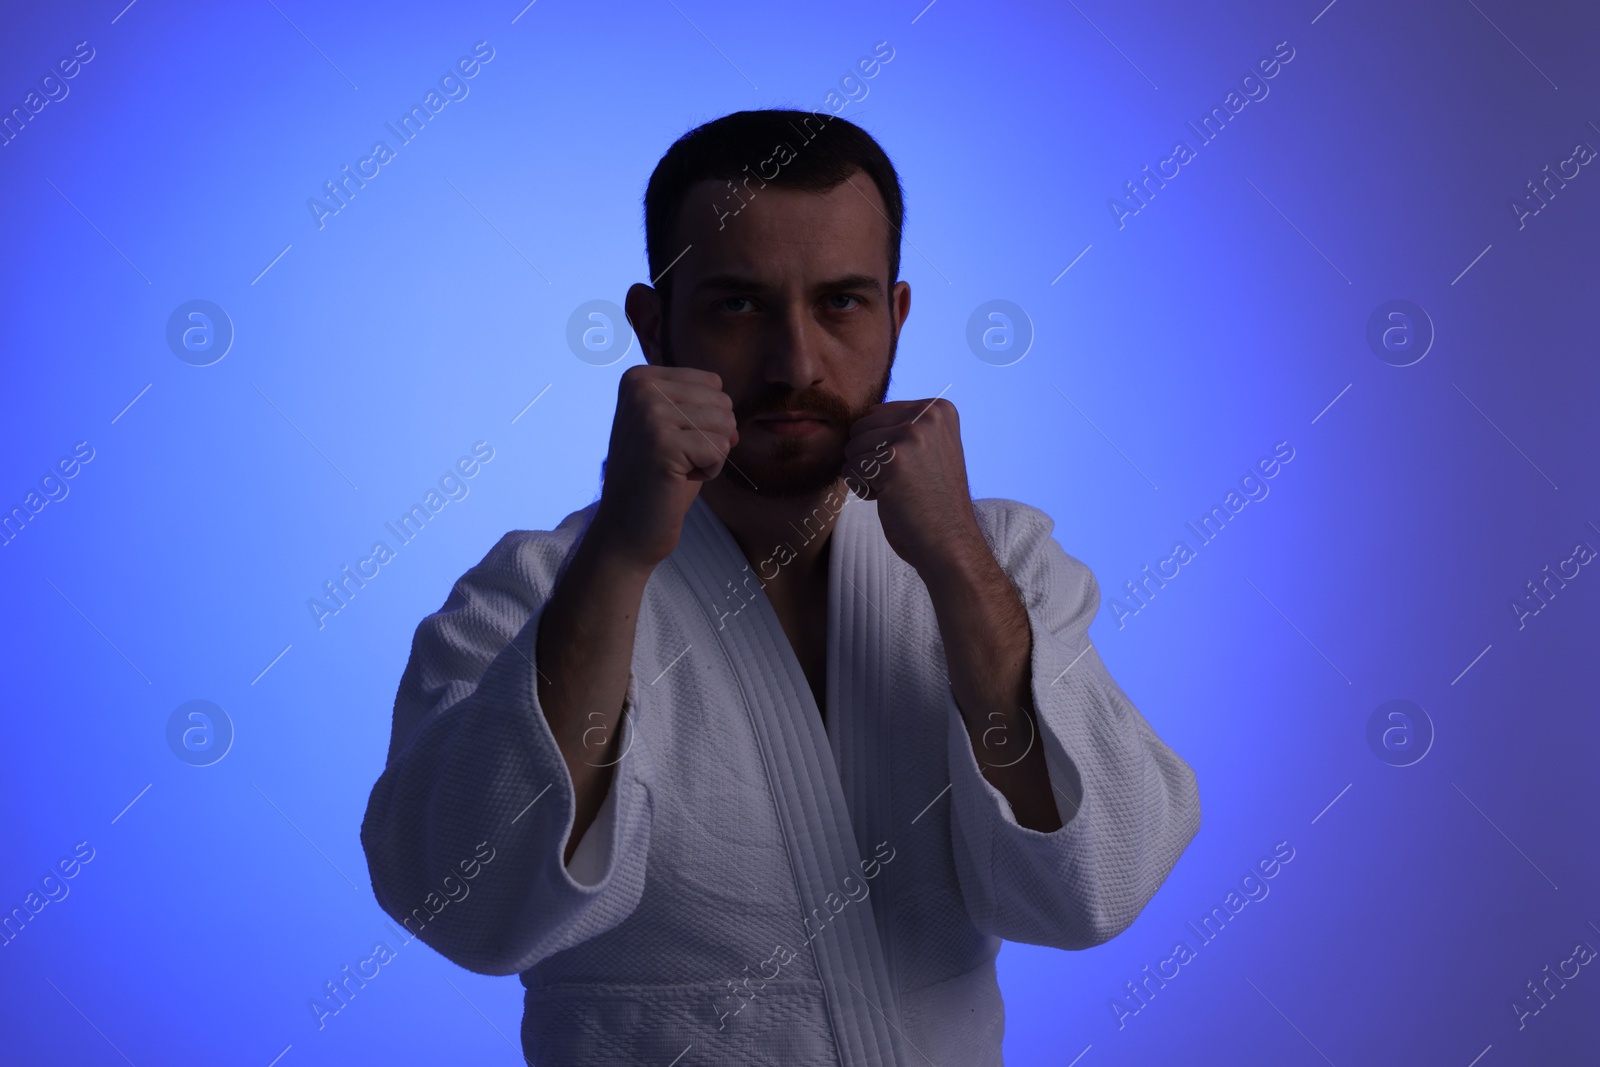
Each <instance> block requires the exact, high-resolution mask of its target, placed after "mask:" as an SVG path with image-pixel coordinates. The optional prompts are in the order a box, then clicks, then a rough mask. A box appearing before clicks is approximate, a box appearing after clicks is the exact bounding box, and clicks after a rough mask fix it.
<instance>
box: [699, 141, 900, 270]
mask: <svg viewBox="0 0 1600 1067" xmlns="http://www.w3.org/2000/svg"><path fill="white" fill-rule="evenodd" d="M749 185H750V189H749V191H746V189H745V187H744V184H743V183H742V182H735V183H734V187H735V188H736V189H738V190H739V193H740V194H741V195H742V196H743V197H744V207H743V208H742V209H741V208H740V202H739V198H738V197H736V196H734V194H733V192H732V191H731V190H730V189H729V187H728V184H727V182H726V181H723V180H720V179H708V180H706V181H701V182H696V183H695V184H694V185H692V186H690V187H689V191H688V193H687V194H686V195H685V197H684V201H683V206H682V207H681V208H680V209H679V213H678V220H677V241H676V242H674V247H673V249H672V250H671V251H670V252H668V254H667V261H668V262H671V259H670V257H671V256H673V255H676V254H677V253H678V252H679V251H680V250H681V249H682V248H683V247H685V246H688V247H689V251H688V252H686V253H684V255H683V258H682V259H681V260H680V261H679V262H678V264H677V266H675V267H674V268H673V271H674V275H675V276H674V278H673V287H674V289H675V290H680V291H681V290H683V289H686V288H688V286H691V285H693V284H694V280H695V279H696V278H698V277H702V276H705V275H710V274H724V273H731V274H738V275H741V276H746V277H753V278H759V279H762V280H767V281H771V282H773V283H775V284H779V283H781V282H783V281H795V282H803V281H807V280H817V279H821V278H827V277H837V276H842V275H845V274H868V275H871V276H873V277H885V276H886V275H887V274H888V272H889V251H888V246H889V220H888V218H887V215H886V213H885V211H884V204H883V197H882V195H880V194H879V192H878V187H877V186H876V185H875V184H874V183H873V181H872V179H871V178H869V177H867V175H866V174H865V173H864V172H862V171H857V172H856V173H854V174H852V175H851V176H850V177H849V178H847V179H846V180H845V181H843V182H841V183H840V184H838V185H836V186H834V187H833V188H832V189H829V190H827V191H826V192H820V193H818V192H808V191H805V190H801V189H790V188H784V187H782V186H778V185H773V184H771V183H770V182H769V183H768V184H767V187H766V188H764V189H763V188H762V187H761V184H760V182H759V181H757V180H752V181H751V182H750V183H749ZM735 211H737V212H738V214H732V212H735Z"/></svg>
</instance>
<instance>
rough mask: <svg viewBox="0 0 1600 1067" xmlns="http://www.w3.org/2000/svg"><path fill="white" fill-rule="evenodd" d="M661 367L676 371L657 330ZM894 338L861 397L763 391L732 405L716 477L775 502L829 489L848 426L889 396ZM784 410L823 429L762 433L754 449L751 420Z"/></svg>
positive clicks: (775, 389) (668, 346) (836, 476)
mask: <svg viewBox="0 0 1600 1067" xmlns="http://www.w3.org/2000/svg"><path fill="white" fill-rule="evenodd" d="M661 332H662V339H663V340H662V353H661V356H662V362H663V363H665V364H666V365H667V366H669V367H675V366H677V365H678V364H677V362H676V361H675V360H674V359H673V355H672V347H671V342H670V341H668V340H667V338H668V337H669V336H670V331H669V330H667V329H666V328H665V323H663V329H662V331H661ZM898 347H899V338H898V337H895V336H894V335H893V334H891V335H890V337H889V359H888V361H887V363H885V365H884V368H883V376H882V378H880V379H879V381H878V382H877V383H876V384H874V385H873V386H872V387H871V388H870V389H868V390H867V392H866V394H865V395H863V396H856V397H848V398H847V397H841V396H840V395H839V394H837V393H834V392H830V391H828V390H825V389H816V388H807V389H789V388H786V387H783V386H777V385H773V386H769V387H768V388H766V389H763V390H762V391H761V392H759V393H756V394H754V395H752V396H749V397H745V398H744V399H741V400H735V401H734V405H733V414H734V419H735V420H736V422H737V424H738V427H739V443H738V444H737V445H734V446H733V449H732V450H731V451H730V452H729V453H728V461H727V463H726V464H725V465H724V467H723V470H722V475H721V477H723V478H728V479H732V481H733V482H734V484H736V485H738V486H739V487H740V488H742V489H745V490H746V491H748V492H750V493H753V494H755V495H757V496H760V497H768V498H772V499H777V500H786V499H792V498H794V497H804V496H813V495H815V494H817V493H820V492H822V491H823V490H825V489H827V488H828V487H830V486H832V485H833V484H834V483H835V482H837V481H838V479H839V477H840V476H841V475H842V474H843V473H844V446H845V442H846V441H847V440H849V437H850V427H851V426H853V425H854V424H855V422H856V420H858V419H860V418H861V417H862V416H864V415H866V414H867V412H869V411H871V410H872V409H873V408H874V407H876V406H877V405H879V404H881V403H883V401H884V398H885V397H887V396H888V395H889V379H890V374H891V373H892V371H893V370H894V357H895V350H896V349H897V348H898ZM784 411H813V412H816V413H818V414H820V415H822V416H823V417H824V418H826V419H827V420H828V425H827V427H826V428H824V429H823V430H821V431H819V432H817V433H812V434H807V435H805V436H803V437H778V436H773V435H768V434H762V435H760V436H761V437H762V438H766V439H767V442H766V443H765V446H764V447H758V445H757V440H758V438H757V436H756V434H755V433H753V432H752V431H751V427H752V425H753V420H754V419H756V418H758V417H760V416H762V415H771V414H776V413H779V412H784Z"/></svg>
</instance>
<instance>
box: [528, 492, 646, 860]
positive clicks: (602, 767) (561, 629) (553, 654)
mask: <svg viewBox="0 0 1600 1067" xmlns="http://www.w3.org/2000/svg"><path fill="white" fill-rule="evenodd" d="M598 521H599V520H598V517H597V519H596V522H597V523H598ZM651 570H652V568H650V567H641V566H638V565H636V564H632V563H629V562H627V561H625V560H623V559H622V558H621V557H620V556H619V555H618V554H616V553H614V552H611V551H609V550H608V548H607V545H606V542H605V539H604V533H603V530H601V529H597V527H596V525H594V524H592V525H591V526H590V529H589V531H588V532H587V533H586V534H585V536H584V539H583V541H582V542H581V543H580V544H579V546H578V548H577V549H576V551H575V552H574V554H573V558H572V561H571V563H570V564H569V565H568V567H567V569H566V571H565V573H563V574H562V576H561V578H560V580H559V581H558V582H557V583H556V588H555V591H554V593H553V594H552V595H551V597H550V601H549V603H548V604H547V605H546V606H545V610H544V615H543V617H542V618H541V620H540V624H539V637H538V643H537V646H536V647H537V653H536V658H537V661H538V663H539V664H540V665H541V666H540V670H539V678H538V687H539V704H540V706H541V707H542V708H543V709H544V714H545V720H546V722H548V723H549V726H550V733H551V734H552V735H553V736H554V737H555V740H556V744H557V746H558V747H559V748H560V750H561V757H562V760H563V762H565V764H566V766H567V772H568V774H569V775H570V776H571V778H572V788H573V795H574V800H575V806H576V817H575V820H574V822H573V826H572V834H571V836H570V837H569V838H568V840H567V847H566V855H565V856H564V861H566V862H570V861H571V859H572V855H573V853H574V852H575V851H576V850H577V847H578V843H579V841H581V840H582V838H583V834H584V831H586V830H587V829H588V828H589V825H590V824H591V823H592V822H593V821H594V817H595V815H596V813H597V812H599V810H600V806H601V804H602V803H604V801H605V797H606V792H607V791H608V790H609V789H610V787H611V779H612V774H613V765H614V763H615V761H616V760H617V758H618V745H619V743H620V738H621V734H622V731H621V729H620V722H621V718H622V708H623V704H624V702H625V700H626V698H627V691H628V679H629V676H630V671H631V666H632V662H633V642H634V634H635V630H636V628H637V624H638V618H639V605H640V602H641V600H642V599H643V596H644V588H645V584H646V583H647V582H648V581H649V579H650V573H651Z"/></svg>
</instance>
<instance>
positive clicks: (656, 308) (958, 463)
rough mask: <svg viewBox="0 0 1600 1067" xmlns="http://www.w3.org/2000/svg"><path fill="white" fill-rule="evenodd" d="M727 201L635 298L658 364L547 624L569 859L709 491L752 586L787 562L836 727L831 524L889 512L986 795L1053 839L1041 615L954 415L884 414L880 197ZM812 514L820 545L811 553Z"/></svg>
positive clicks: (779, 582) (850, 193)
mask: <svg viewBox="0 0 1600 1067" xmlns="http://www.w3.org/2000/svg"><path fill="white" fill-rule="evenodd" d="M726 198H727V192H726V187H725V185H724V184H723V183H722V182H713V181H706V182H701V183H699V184H698V185H696V186H694V187H692V188H691V190H690V193H689V196H688V198H687V199H686V202H685V204H684V206H683V208H682V210H681V212H680V216H679V220H678V228H677V236H678V238H679V239H680V240H681V242H682V245H685V246H688V248H689V251H688V252H687V253H685V254H684V255H683V256H682V257H681V258H680V259H679V260H678V262H677V263H676V264H675V265H674V266H673V267H672V268H671V270H672V279H671V286H670V294H669V296H668V298H667V300H670V303H667V301H666V300H664V299H663V295H662V293H661V292H660V291H659V290H657V289H653V288H651V287H650V286H647V285H642V284H639V285H635V286H633V287H632V288H631V289H630V290H629V292H628V296H627V313H628V318H629V320H630V321H631V323H632V324H633V327H634V330H635V332H636V333H637V335H638V337H639V341H640V345H641V347H642V348H643V351H644V355H645V358H646V360H647V363H646V364H645V365H643V366H637V367H631V368H629V369H628V370H627V371H625V372H624V373H623V375H622V379H621V382H620V383H619V386H618V390H617V412H616V417H615V419H614V420H613V423H612V431H611V441H610V451H609V455H608V460H607V467H606V471H607V474H606V482H605V487H604V489H603V490H602V492H601V498H600V505H599V508H598V509H597V511H596V514H595V518H594V521H593V523H592V524H591V525H590V527H589V529H588V531H587V532H586V533H585V535H584V537H583V540H582V541H581V543H580V544H579V546H578V548H577V549H576V551H575V552H574V554H573V558H572V561H571V563H570V564H569V566H568V569H567V571H566V572H565V574H563V575H562V577H561V579H560V581H559V582H558V583H557V585H556V588H555V590H554V592H553V594H552V596H551V599H550V601H549V603H548V604H547V606H546V608H545V614H544V617H543V619H542V620H541V624H540V628H539V636H538V652H537V656H538V662H539V663H540V664H541V665H543V666H542V667H541V670H540V674H539V680H538V686H539V700H540V704H541V705H542V707H543V708H544V712H545V716H546V719H547V721H548V722H549V724H550V729H551V732H552V734H553V735H554V736H555V739H556V742H557V744H558V745H559V746H560V749H561V753H562V757H563V759H564V760H565V762H566V765H567V769H568V772H569V773H570V774H571V776H572V782H573V787H574V791H575V794H576V806H577V813H576V820H575V822H574V825H573V830H572V834H571V836H570V837H569V839H568V845H567V851H566V860H567V861H568V862H570V861H571V858H572V854H573V852H574V851H575V850H576V848H577V844H578V842H579V841H580V840H581V838H582V836H583V833H584V831H585V830H587V829H588V827H589V825H590V824H591V823H592V822H593V820H594V816H595V813H596V812H598V810H599V808H600V805H601V803H602V802H603V801H604V799H605V796H606V793H607V792H608V791H609V789H610V783H611V778H612V775H613V773H614V765H615V763H616V761H618V760H620V758H621V757H622V755H623V752H622V750H621V733H622V731H621V730H620V729H619V728H618V727H619V725H620V722H621V717H622V710H623V704H624V701H625V697H626V692H627V684H628V679H629V672H630V670H631V665H632V657H633V642H634V633H635V628H636V624H637V621H638V615H639V606H640V602H641V599H642V597H643V594H644V589H645V585H646V583H647V582H648V581H649V578H650V575H651V574H652V573H653V572H654V570H655V568H656V567H657V566H658V565H659V564H660V563H661V562H662V561H663V560H665V559H666V558H667V556H669V555H670V554H671V553H672V551H673V549H674V548H675V547H676V546H677V543H678V538H679V536H680V533H681V531H682V527H683V519H684V516H685V514H686V513H687V512H688V509H689V507H690V505H691V504H692V503H693V502H694V498H695V496H696V495H697V494H704V496H705V499H706V503H707V504H708V505H709V506H710V507H711V509H712V510H713V511H714V512H715V513H716V515H717V517H718V518H719V519H721V520H722V522H723V524H724V525H725V526H726V527H727V528H728V530H729V531H730V533H731V534H732V535H733V538H734V540H735V541H736V542H737V543H738V545H739V547H740V548H741V549H742V550H743V552H744V554H745V557H746V558H747V559H748V560H749V561H750V564H751V567H752V569H753V570H754V569H755V568H756V567H757V566H758V564H759V563H760V561H762V560H765V559H767V558H768V557H770V556H771V555H772V553H773V549H774V546H776V545H778V544H782V543H787V544H789V545H790V546H792V547H793V548H794V550H795V553H796V554H795V557H794V558H793V559H792V560H791V561H790V562H788V563H787V564H785V565H784V566H782V567H781V568H780V569H779V571H778V573H777V575H776V576H775V577H773V578H771V579H770V580H766V578H765V574H764V573H763V579H764V580H766V586H765V589H764V593H765V595H766V597H767V598H768V600H769V601H770V602H771V604H772V607H773V610H774V612H775V613H776V615H777V617H778V620H779V622H780V623H781V624H782V626H783V630H784V633H785V634H786V635H787V636H788V638H789V642H790V644H791V646H792V647H793V649H794V652H795V656H796V659H797V660H798V661H799V663H800V666H801V668H802V670H803V671H804V672H805V675H806V678H807V680H808V681H809V683H810V685H811V689H812V693H813V695H814V696H815V698H816V703H817V707H818V708H819V709H821V710H823V711H824V713H825V709H826V703H827V702H826V699H825V694H826V687H825V683H826V672H827V655H826V638H827V610H828V550H829V545H830V543H831V533H832V525H833V514H834V513H835V512H836V511H837V510H838V505H839V503H840V502H841V501H842V499H843V498H842V495H840V494H842V493H844V492H848V491H852V490H855V491H857V492H858V493H859V494H860V495H862V496H864V497H868V498H872V499H876V500H877V501H878V515H879V518H880V521H881V523H882V526H883V531H884V536H885V537H886V539H887V540H888V542H889V546H890V547H891V548H892V549H893V550H894V551H895V552H896V553H897V554H898V555H899V556H900V557H901V558H902V559H903V560H905V561H906V562H907V563H908V564H910V565H911V566H912V567H913V568H915V569H916V571H917V573H918V575H919V576H921V578H922V580H923V582H924V584H925V585H926V586H927V589H928V593H929V597H930V599H931V601H932V603H933V608H934V613H935V616H936V619H937V622H938V626H939V631H940V635H941V636H942V638H943V643H944V647H945V657H946V665H947V668H948V674H949V679H950V687H951V690H952V692H953V694H954V697H955V701H956V705H957V707H958V708H959V709H960V710H961V715H962V719H963V720H964V722H965V723H966V726H967V733H968V736H969V738H970V740H971V742H972V745H973V752H974V754H975V756H976V758H977V761H978V765H979V766H980V767H981V768H982V769H983V775H984V777H985V779H987V780H988V781H989V782H990V784H992V785H993V786H994V787H995V788H996V789H998V790H999V791H1000V793H1001V794H1002V795H1003V796H1005V798H1006V799H1007V800H1008V801H1009V802H1010V804H1011V808H1012V811H1013V813H1014V815H1015V817H1016V819H1017V822H1018V823H1019V824H1020V825H1022V826H1025V827H1028V828H1029V829H1033V830H1037V831H1040V832H1044V833H1048V832H1050V831H1053V830H1056V829H1058V828H1059V827H1060V826H1061V820H1060V817H1059V815H1058V813H1057V810H1056V805H1055V802H1054V800H1053V799H1052V796H1051V784H1050V780H1049V775H1048V772H1047V770H1046V766H1045V762H1044V749H1043V746H1042V745H1040V744H1038V743H1037V737H1036V733H1035V725H1034V721H1033V706H1032V693H1031V687H1030V680H1031V679H1030V673H1031V672H1030V666H1029V658H1030V653H1031V650H1032V633H1031V630H1030V627H1029V623H1028V616H1027V612H1026V609H1025V608H1024V606H1023V603H1022V600H1021V598H1020V596H1019V595H1018V593H1017V590H1016V588H1015V587H1014V586H1013V585H1012V584H1011V582H1010V580H1009V579H1008V578H1007V576H1006V574H1005V572H1004V571H1003V570H1002V569H1001V567H1000V565H999V563H998V562H997V561H996V560H995V558H994V555H993V553H992V552H991V551H990V549H989V547H988V544H987V542H986V541H985V540H984V538H983V534H982V531H981V529H980V528H979V526H978V521H977V517H976V515H975V514H974V512H973V509H972V503H971V494H970V492H969V490H968V486H967V475H966V462H965V458H964V455H963V452H962V448H961V435H960V422H959V418H958V416H957V412H956V409H955V406H954V405H953V404H951V403H950V402H949V401H947V400H943V399H932V400H904V401H892V402H889V403H880V402H879V401H880V400H881V398H882V395H883V391H884V388H885V385H886V383H887V379H888V371H889V367H890V365H891V362H892V359H893V349H894V344H895V341H896V339H897V338H898V336H899V333H900V328H901V326H902V325H903V324H904V323H905V320H906V316H907V315H908V314H909V313H910V310H911V288H910V286H909V285H907V284H906V283H905V282H903V281H897V282H892V284H891V280H890V276H889V262H888V222H887V220H886V217H885V215H884V213H883V212H884V208H883V200H882V198H881V197H880V195H879V194H878V191H877V188H876V186H875V185H873V183H872V181H871V180H870V179H869V178H867V177H866V176H865V175H864V174H862V173H860V172H857V173H856V174H855V175H853V176H852V177H851V178H849V179H847V180H846V181H845V182H844V183H842V184H840V185H838V186H836V187H834V188H833V189H831V190H828V191H827V192H824V193H813V192H805V191H799V190H790V189H783V188H780V187H778V186H771V187H767V188H763V189H760V190H759V191H758V192H757V195H755V196H754V197H752V198H750V200H749V203H748V204H747V205H746V206H745V207H744V209H743V210H742V211H741V212H740V213H739V214H738V215H737V216H736V217H727V216H726V214H725V213H726V211H727V209H728V204H727V199H726ZM659 280H660V279H658V281H659ZM663 312H665V314H663ZM669 364H670V365H669ZM846 473H849V474H851V479H850V482H849V483H848V484H849V487H848V488H847V483H846V482H845V481H844V479H843V476H844V474H846ZM830 494H832V495H831V496H830ZM825 503H831V506H825ZM819 508H820V509H821V511H820V515H821V517H824V518H826V519H827V523H826V527H825V529H824V531H823V534H822V535H821V536H815V537H813V538H811V540H810V541H808V542H805V543H800V542H801V541H802V538H801V537H799V536H798V535H797V534H796V530H797V528H798V526H799V524H800V523H801V522H803V521H805V520H806V519H807V518H808V517H810V518H811V520H812V526H811V528H812V529H815V528H816V517H815V516H813V512H816V511H817V509H819ZM791 524H793V525H791ZM770 569H771V568H770V565H769V567H768V570H770Z"/></svg>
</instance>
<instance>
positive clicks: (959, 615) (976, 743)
mask: <svg viewBox="0 0 1600 1067" xmlns="http://www.w3.org/2000/svg"><path fill="white" fill-rule="evenodd" d="M929 571H930V574H928V575H924V584H926V585H927V588H928V593H929V595H930V597H931V598H932V600H933V608H934V614H935V616H936V618H937V620H938V623H939V633H940V636H941V637H942V638H943V641H944V649H945V664H946V667H947V669H948V672H949V676H950V688H951V691H952V693H953V694H954V696H955V701H956V706H957V707H958V708H960V710H961V717H962V719H963V721H964V722H965V723H966V727H967V736H968V738H969V739H970V740H971V742H972V750H973V753H974V755H975V756H976V758H977V761H978V766H979V767H980V768H981V769H982V771H983V777H984V779H985V780H986V781H988V782H989V784H990V785H992V786H994V787H995V788H996V789H998V790H999V791H1000V793H1001V794H1002V795H1003V796H1004V797H1005V798H1006V800H1007V801H1008V802H1009V803H1010V804H1011V810H1012V813H1013V814H1014V815H1015V816H1016V819H1017V823H1018V824H1019V825H1021V826H1025V827H1027V828H1028V829H1031V830H1038V831H1040V832H1041V833H1049V832H1051V831H1053V830H1056V829H1059V828H1060V826H1061V817H1060V815H1059V813H1058V812H1057V809H1056V804H1055V800H1054V798H1053V796H1052V795H1051V793H1052V790H1051V783H1050V774H1049V769H1048V767H1047V766H1046V764H1045V756H1044V745H1043V743H1042V742H1041V740H1040V737H1039V729H1038V720H1037V717H1036V716H1035V714H1034V708H1033V695H1032V670H1031V667H1030V660H1031V656H1032V651H1033V634H1032V630H1031V628H1030V626H1029V623H1028V612H1027V609H1026V607H1024V606H1023V603H1022V598H1021V596H1020V595H1019V594H1018V593H1017V590H1016V587H1015V586H1013V585H1012V584H1011V580H1010V579H1009V578H1008V577H1007V576H1006V573H1005V571H1004V570H1003V569H1001V567H1000V564H999V563H998V562H996V561H995V558H994V555H993V553H992V552H990V551H989V548H988V545H987V543H985V542H984V541H983V540H982V537H981V536H979V537H978V539H977V542H976V543H968V544H966V545H965V546H964V547H963V548H962V549H961V550H960V551H958V552H954V553H952V554H951V557H950V558H949V559H948V560H947V561H946V562H945V563H944V564H943V565H941V566H939V567H936V568H929Z"/></svg>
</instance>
